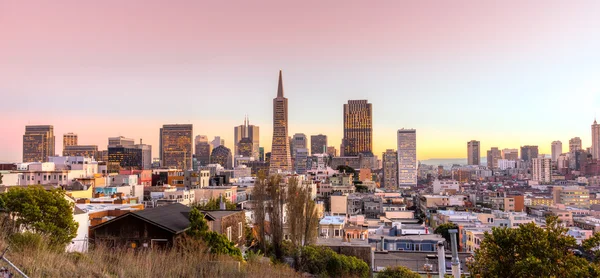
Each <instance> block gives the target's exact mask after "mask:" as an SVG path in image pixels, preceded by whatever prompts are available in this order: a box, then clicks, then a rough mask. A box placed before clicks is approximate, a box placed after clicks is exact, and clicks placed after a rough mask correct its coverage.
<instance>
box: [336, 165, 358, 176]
mask: <svg viewBox="0 0 600 278" xmlns="http://www.w3.org/2000/svg"><path fill="white" fill-rule="evenodd" d="M336 170H338V171H339V172H340V173H347V174H355V173H356V170H354V168H352V167H350V166H347V165H339V166H338V167H337V168H336Z"/></svg>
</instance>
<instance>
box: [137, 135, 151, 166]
mask: <svg viewBox="0 0 600 278" xmlns="http://www.w3.org/2000/svg"><path fill="white" fill-rule="evenodd" d="M133 146H134V147H136V148H138V149H140V150H142V169H152V145H147V144H143V143H142V139H140V143H139V144H136V145H133Z"/></svg>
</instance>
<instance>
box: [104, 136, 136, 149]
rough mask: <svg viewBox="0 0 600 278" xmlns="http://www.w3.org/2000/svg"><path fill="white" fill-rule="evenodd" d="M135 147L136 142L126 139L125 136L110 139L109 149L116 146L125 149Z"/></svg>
mask: <svg viewBox="0 0 600 278" xmlns="http://www.w3.org/2000/svg"><path fill="white" fill-rule="evenodd" d="M133 145H135V140H133V139H131V138H125V137H123V136H119V137H108V147H109V148H110V147H116V146H123V147H131V146H133Z"/></svg>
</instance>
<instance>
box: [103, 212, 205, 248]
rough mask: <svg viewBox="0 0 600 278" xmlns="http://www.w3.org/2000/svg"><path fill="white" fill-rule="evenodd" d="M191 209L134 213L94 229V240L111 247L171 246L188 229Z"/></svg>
mask: <svg viewBox="0 0 600 278" xmlns="http://www.w3.org/2000/svg"><path fill="white" fill-rule="evenodd" d="M190 210H191V209H190V207H188V206H185V205H182V204H179V203H177V204H171V205H168V206H162V207H157V208H152V209H146V210H139V211H132V212H129V213H126V214H123V215H121V216H119V217H116V218H114V219H112V220H109V221H107V222H104V223H102V224H99V225H97V226H95V227H93V228H92V230H93V238H92V240H93V242H94V243H96V244H104V245H106V246H108V247H128V248H134V249H136V248H166V247H171V246H173V242H174V241H175V240H176V239H177V237H179V236H181V235H182V234H183V232H185V231H186V230H187V229H188V228H189V226H190V221H189V219H188V216H189V213H190ZM205 217H206V219H207V220H208V221H207V222H208V223H209V225H210V223H211V222H213V221H214V218H212V216H210V215H205Z"/></svg>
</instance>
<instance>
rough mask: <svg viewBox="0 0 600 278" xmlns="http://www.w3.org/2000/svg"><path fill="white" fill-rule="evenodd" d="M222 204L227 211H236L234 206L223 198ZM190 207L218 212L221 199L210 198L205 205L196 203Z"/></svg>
mask: <svg viewBox="0 0 600 278" xmlns="http://www.w3.org/2000/svg"><path fill="white" fill-rule="evenodd" d="M223 202H224V203H225V209H228V210H234V209H237V206H236V204H234V203H232V202H231V201H230V200H228V199H225V198H223ZM192 206H193V207H196V208H198V209H199V210H220V209H221V199H220V198H211V199H210V200H208V202H206V203H205V204H200V203H196V204H194V205H192Z"/></svg>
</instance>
